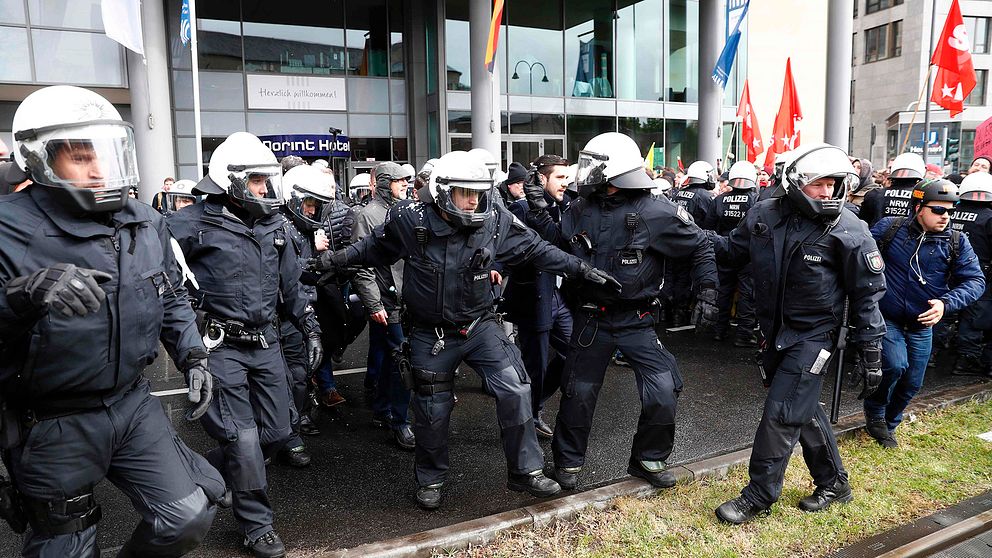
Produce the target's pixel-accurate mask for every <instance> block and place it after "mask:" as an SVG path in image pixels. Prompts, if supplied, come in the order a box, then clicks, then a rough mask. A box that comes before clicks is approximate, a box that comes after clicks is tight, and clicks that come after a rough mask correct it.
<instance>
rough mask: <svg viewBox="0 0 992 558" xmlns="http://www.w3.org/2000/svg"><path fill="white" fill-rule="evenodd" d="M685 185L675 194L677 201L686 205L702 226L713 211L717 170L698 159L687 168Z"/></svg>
mask: <svg viewBox="0 0 992 558" xmlns="http://www.w3.org/2000/svg"><path fill="white" fill-rule="evenodd" d="M685 177H686V181H685V185H684V186H683V187H682V188H681V189H680V190H679V191H678V192H677V193H676V194H675V203H677V204H679V205H680V206H682V207H684V208H685V210H686V211H688V212H689V215H692V218H693V219H695V221H696V224H698V225H699V226H700V227H702V226H703V225H704V224H705V223H706V222H707V221H709V219H710V214H711V213H713V190H715V189H716V170H715V169H714V168H713V165H711V164H709V163H707V162H706V161H696V162H695V163H693V164H691V165H689V168H687V169H686V170H685Z"/></svg>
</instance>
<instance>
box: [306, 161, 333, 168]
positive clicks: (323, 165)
mask: <svg viewBox="0 0 992 558" xmlns="http://www.w3.org/2000/svg"><path fill="white" fill-rule="evenodd" d="M310 166H312V167H314V168H317V169H327V168H330V166H331V165H330V164H329V163H328V162H327V160H326V159H317V160H316V161H314V162H313V163H310Z"/></svg>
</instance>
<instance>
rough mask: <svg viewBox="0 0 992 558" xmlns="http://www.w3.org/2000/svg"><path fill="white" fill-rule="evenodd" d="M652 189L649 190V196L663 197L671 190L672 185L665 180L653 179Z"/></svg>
mask: <svg viewBox="0 0 992 558" xmlns="http://www.w3.org/2000/svg"><path fill="white" fill-rule="evenodd" d="M653 182H654V188H652V189H651V194H652V195H655V196H664V195H665V193H666V192H668V191H669V190H671V189H672V183H671V182H669V181H668V179H665V178H660V177H659V178H655V179H654V181H653Z"/></svg>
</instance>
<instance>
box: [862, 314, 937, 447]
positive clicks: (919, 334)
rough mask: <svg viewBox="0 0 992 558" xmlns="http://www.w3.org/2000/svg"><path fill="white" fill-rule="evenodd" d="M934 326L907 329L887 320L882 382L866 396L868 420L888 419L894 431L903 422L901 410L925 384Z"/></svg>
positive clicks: (883, 339)
mask: <svg viewBox="0 0 992 558" xmlns="http://www.w3.org/2000/svg"><path fill="white" fill-rule="evenodd" d="M932 341H933V330H932V329H931V328H929V327H928V328H924V329H905V328H904V327H902V326H900V325H898V324H896V323H894V322H891V321H889V320H885V337H883V338H882V383H881V384H880V385H879V386H878V389H877V390H876V391H875V393H873V394H872V395H871V397H868V398H867V399H865V417H866V418H867V419H868V420H875V419H883V418H884V419H885V422H886V424H887V425H888V427H889V432H892V431H894V430H895V429H896V427H897V426H899V423H900V422H902V412H903V411H904V410H906V406H907V405H909V402H910V401H911V400H912V399H913V396H915V395H916V394H917V392H919V391H920V388H921V387H923V376H924V374H926V371H927V360H929V358H930V348H931V345H932Z"/></svg>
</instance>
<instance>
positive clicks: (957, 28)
mask: <svg viewBox="0 0 992 558" xmlns="http://www.w3.org/2000/svg"><path fill="white" fill-rule="evenodd" d="M930 64H932V65H934V66H937V77H936V79H934V82H933V94H932V95H931V96H930V100H931V101H933V102H935V103H937V104H938V105H940V106H942V107H944V108H946V109H947V110H949V111H951V116H952V117H953V116H955V115H957V114H958V113H960V112H961V111H962V110H964V99H965V97H967V96H968V95H969V94H970V93H971V90H972V89H974V88H975V84H976V83H977V82H978V80H977V76H975V66H973V65H972V63H971V40H970V39H969V38H968V30H967V28H965V26H964V19H963V18H962V17H961V7H960V6H959V5H958V0H951V11H950V12H948V13H947V21H945V22H944V30H943V31H941V32H940V42H938V43H937V49H936V50H934V51H933V56H932V57H931V58H930Z"/></svg>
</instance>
